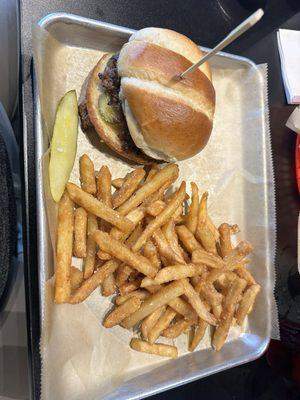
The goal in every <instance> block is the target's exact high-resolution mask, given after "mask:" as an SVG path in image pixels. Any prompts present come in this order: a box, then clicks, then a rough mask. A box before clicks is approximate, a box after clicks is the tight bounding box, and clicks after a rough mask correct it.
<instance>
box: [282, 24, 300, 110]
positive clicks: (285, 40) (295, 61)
mask: <svg viewBox="0 0 300 400" xmlns="http://www.w3.org/2000/svg"><path fill="white" fill-rule="evenodd" d="M277 40H278V49H279V54H280V60H281V72H282V77H283V83H284V87H285V94H286V98H287V101H288V103H289V104H299V103H300V74H299V72H300V31H293V30H289V29H279V31H278V32H277Z"/></svg>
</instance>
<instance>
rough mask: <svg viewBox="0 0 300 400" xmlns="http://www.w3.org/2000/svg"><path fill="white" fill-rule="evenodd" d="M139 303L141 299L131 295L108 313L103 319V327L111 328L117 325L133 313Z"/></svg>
mask: <svg viewBox="0 0 300 400" xmlns="http://www.w3.org/2000/svg"><path fill="white" fill-rule="evenodd" d="M140 305H141V300H140V299H138V298H137V297H131V298H130V299H128V300H127V301H125V303H123V304H121V305H120V306H118V307H115V309H114V310H113V311H112V312H111V313H109V314H108V316H107V317H106V318H105V320H104V321H103V326H105V328H111V327H113V326H115V325H118V324H119V323H120V322H122V321H123V319H125V318H126V317H128V316H129V315H130V314H132V313H134V312H135V311H136V310H137V309H138V308H139V307H140Z"/></svg>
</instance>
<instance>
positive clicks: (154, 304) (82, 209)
mask: <svg viewBox="0 0 300 400" xmlns="http://www.w3.org/2000/svg"><path fill="white" fill-rule="evenodd" d="M178 173H179V172H178V166H177V165H175V164H169V165H167V166H166V167H164V168H159V167H158V166H157V165H155V166H153V167H152V168H151V169H150V171H149V173H148V174H147V175H146V170H145V169H143V168H138V169H135V170H133V171H132V172H130V173H128V174H127V175H126V177H125V178H118V179H114V180H112V177H111V173H110V170H109V169H108V167H107V166H102V168H101V169H100V171H99V173H98V175H97V179H96V178H95V171H94V165H93V163H92V161H91V160H90V159H89V157H88V156H86V155H83V156H82V157H81V158H80V180H81V186H82V188H80V187H78V186H76V185H75V184H73V183H68V184H67V185H66V190H65V192H64V195H63V197H62V199H61V201H60V203H59V210H58V228H57V252H56V271H55V302H56V303H66V302H68V303H70V304H77V303H80V302H83V301H85V300H86V299H87V298H88V297H89V296H90V295H91V293H92V292H93V291H94V290H98V291H99V293H102V295H103V296H112V295H114V294H116V295H117V296H116V297H115V298H114V299H113V301H114V308H112V310H111V311H110V312H109V314H108V315H107V316H106V317H105V318H104V320H103V326H104V327H105V328H111V327H113V326H116V325H121V326H122V327H124V328H126V329H131V328H133V327H135V329H136V328H137V329H139V331H140V334H141V337H142V338H143V340H141V339H138V338H133V339H132V340H131V342H130V346H131V348H132V349H134V350H137V351H141V352H144V353H150V354H157V355H161V356H166V357H177V354H178V351H177V347H176V346H170V345H166V344H161V343H157V341H159V338H160V337H164V338H167V339H170V340H175V339H176V338H177V337H178V336H180V335H181V334H183V333H186V332H188V333H189V336H190V341H189V344H188V349H189V351H194V350H195V349H196V348H197V346H198V345H199V343H200V341H201V340H202V338H203V336H204V334H205V332H206V330H207V328H208V326H213V327H214V333H213V338H212V345H213V347H214V348H215V349H216V350H220V349H221V348H222V346H223V345H224V343H225V341H226V338H227V335H228V332H229V329H230V327H231V326H232V325H234V324H237V325H240V326H242V325H243V322H244V320H245V318H246V317H247V315H248V314H249V313H250V312H251V311H252V308H253V306H254V302H255V299H256V297H257V294H258V292H259V290H260V286H259V285H258V284H257V283H256V281H255V279H254V277H253V276H252V274H251V272H250V271H249V269H248V263H249V259H248V258H247V256H248V255H249V254H250V253H251V251H252V250H253V248H252V245H251V244H250V243H248V242H247V241H241V242H240V243H239V244H238V245H237V246H236V247H234V246H233V245H232V242H231V235H233V234H235V233H237V232H238V231H239V229H238V226H237V225H229V224H226V223H223V224H221V225H220V226H219V228H218V229H217V228H216V227H215V225H214V223H213V222H212V218H211V216H210V215H209V214H208V210H207V198H208V193H207V192H205V193H204V194H203V195H202V197H201V200H200V202H199V189H198V187H197V185H196V184H195V183H193V182H192V183H191V191H192V196H191V204H190V206H188V205H187V200H188V199H189V196H188V195H187V194H186V184H185V182H182V183H181V184H180V185H179V189H178V190H177V191H175V192H173V193H172V194H171V195H170V190H171V185H172V183H173V182H174V181H175V180H176V179H177V177H178ZM112 186H113V187H115V188H116V189H117V190H115V191H114V193H113V194H112V191H111V189H112ZM169 189H170V190H169ZM75 204H76V206H77V208H75ZM73 232H74V238H73ZM73 239H74V240H73ZM72 254H74V256H75V257H77V258H78V259H80V258H83V265H82V271H81V270H80V269H78V268H76V267H73V266H72V267H71V262H72ZM75 265H76V264H75ZM100 289H101V290H100ZM167 339H165V340H167Z"/></svg>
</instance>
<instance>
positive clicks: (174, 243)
mask: <svg viewBox="0 0 300 400" xmlns="http://www.w3.org/2000/svg"><path fill="white" fill-rule="evenodd" d="M162 232H163V234H164V235H165V238H166V239H167V241H168V243H169V245H170V247H171V249H172V250H173V252H174V253H175V254H176V255H177V257H178V259H181V263H183V264H185V263H186V261H188V260H186V258H185V256H184V251H183V249H182V247H181V246H180V245H179V243H178V237H177V234H176V232H175V224H174V221H173V219H170V220H169V221H168V222H167V223H166V224H165V225H164V226H163V227H162Z"/></svg>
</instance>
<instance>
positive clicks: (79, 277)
mask: <svg viewBox="0 0 300 400" xmlns="http://www.w3.org/2000/svg"><path fill="white" fill-rule="evenodd" d="M82 281H83V273H82V271H80V269H78V268H76V267H73V266H72V267H71V289H72V292H73V291H74V290H76V289H78V288H79V286H80V285H81V284H82Z"/></svg>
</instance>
